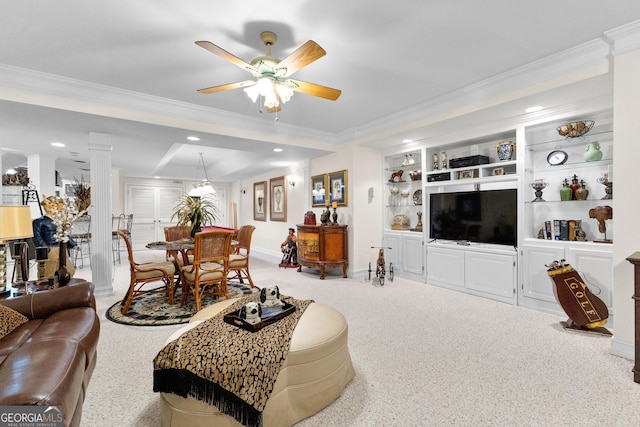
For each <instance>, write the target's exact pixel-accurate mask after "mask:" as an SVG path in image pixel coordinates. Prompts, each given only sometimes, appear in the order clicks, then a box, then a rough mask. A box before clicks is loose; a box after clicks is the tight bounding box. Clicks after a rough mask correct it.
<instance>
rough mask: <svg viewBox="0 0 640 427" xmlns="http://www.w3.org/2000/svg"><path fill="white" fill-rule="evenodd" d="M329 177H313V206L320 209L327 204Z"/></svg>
mask: <svg viewBox="0 0 640 427" xmlns="http://www.w3.org/2000/svg"><path fill="white" fill-rule="evenodd" d="M326 189H327V175H326V174H323V175H316V176H312V177H311V206H312V207H320V206H325V205H326V204H327V200H328V199H327V193H326Z"/></svg>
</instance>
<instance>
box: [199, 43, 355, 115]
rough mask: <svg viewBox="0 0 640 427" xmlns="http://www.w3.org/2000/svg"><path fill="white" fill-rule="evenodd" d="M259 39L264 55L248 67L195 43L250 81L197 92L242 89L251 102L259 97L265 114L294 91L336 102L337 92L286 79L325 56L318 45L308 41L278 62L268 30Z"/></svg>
mask: <svg viewBox="0 0 640 427" xmlns="http://www.w3.org/2000/svg"><path fill="white" fill-rule="evenodd" d="M260 38H261V39H262V42H263V43H264V44H265V45H266V46H267V54H266V56H259V57H257V58H255V59H253V60H252V61H251V63H250V64H249V63H247V62H245V61H243V60H242V59H240V58H238V57H237V56H235V55H233V54H231V53H229V52H227V51H226V50H224V49H222V48H221V47H219V46H216V45H215V44H213V43H211V42H208V41H197V42H196V44H197V45H198V46H200V47H201V48H203V49H206V50H208V51H209V52H211V53H213V54H216V55H218V56H220V57H221V58H223V59H226V60H227V61H229V62H231V63H232V64H234V65H236V66H238V67H240V68H242V69H243V70H246V71H248V72H249V73H251V75H252V76H253V79H251V80H244V81H241V82H236V83H229V84H225V85H219V86H212V87H208V88H204V89H199V90H198V92H200V93H216V92H221V91H224V90H229V89H236V88H244V90H245V92H246V93H247V95H249V97H250V98H251V99H252V100H253V102H256V100H257V99H258V97H259V96H261V97H262V98H263V99H264V106H265V107H266V109H267V112H269V113H273V112H276V111H280V109H281V105H282V104H284V103H285V102H287V101H289V99H291V96H292V95H293V92H294V91H295V92H301V93H306V94H308V95H313V96H318V97H320V98H325V99H329V100H331V101H335V100H336V99H338V97H339V96H340V94H341V93H342V91H341V90H338V89H333V88H330V87H326V86H320V85H317V84H314V83H307V82H303V81H301V80H295V79H291V78H289V77H290V76H291V75H292V74H293V73H295V72H296V71H298V70H300V69H302V68H304V67H306V66H307V65H309V64H311V63H312V62H313V61H315V60H317V59H320V58H322V57H323V56H324V55H326V53H327V52H326V51H325V50H324V49H323V48H321V47H320V45H318V44H317V43H316V42H314V41H313V40H309V41H307V42H306V43H305V44H303V45H302V46H300V47H299V48H298V49H296V50H295V51H294V52H293V53H291V54H290V55H289V56H287V57H286V58H285V59H283V60H280V59H278V58H274V57H273V56H271V46H273V45H274V44H275V42H276V40H277V39H278V36H277V35H276V34H275V33H273V32H271V31H265V32H263V33H262V34H260Z"/></svg>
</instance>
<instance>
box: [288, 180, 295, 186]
mask: <svg viewBox="0 0 640 427" xmlns="http://www.w3.org/2000/svg"><path fill="white" fill-rule="evenodd" d="M289 185H290V186H292V187H295V186H296V182H295V181H294V180H293V179H292V180H290V181H289Z"/></svg>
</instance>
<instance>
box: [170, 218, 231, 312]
mask: <svg viewBox="0 0 640 427" xmlns="http://www.w3.org/2000/svg"><path fill="white" fill-rule="evenodd" d="M232 236H233V231H226V230H213V231H205V232H200V233H196V236H195V243H194V248H193V264H191V265H186V266H184V267H182V269H181V272H182V274H181V277H182V304H183V305H184V304H186V303H187V298H188V296H189V294H193V296H194V299H195V302H196V312H198V311H200V309H201V308H202V298H203V297H204V296H205V295H207V294H212V295H216V296H223V297H225V298H226V299H229V289H228V288H227V274H228V272H229V255H230V252H231V238H232Z"/></svg>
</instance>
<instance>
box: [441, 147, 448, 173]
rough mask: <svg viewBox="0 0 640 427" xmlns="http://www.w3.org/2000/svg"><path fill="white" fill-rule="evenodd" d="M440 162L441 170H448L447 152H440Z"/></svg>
mask: <svg viewBox="0 0 640 427" xmlns="http://www.w3.org/2000/svg"><path fill="white" fill-rule="evenodd" d="M441 160H442V169H446V168H448V167H449V162H448V161H447V152H446V151H443V152H442V156H441Z"/></svg>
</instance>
